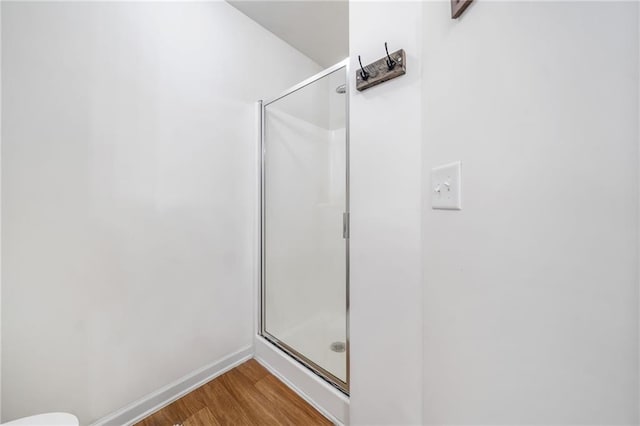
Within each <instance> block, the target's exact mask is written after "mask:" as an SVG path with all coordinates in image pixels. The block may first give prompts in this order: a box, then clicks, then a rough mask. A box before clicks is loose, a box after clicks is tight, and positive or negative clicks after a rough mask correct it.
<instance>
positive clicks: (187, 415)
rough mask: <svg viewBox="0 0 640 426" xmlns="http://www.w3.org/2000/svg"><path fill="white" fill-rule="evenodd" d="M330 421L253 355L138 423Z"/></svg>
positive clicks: (150, 425)
mask: <svg viewBox="0 0 640 426" xmlns="http://www.w3.org/2000/svg"><path fill="white" fill-rule="evenodd" d="M331 424H332V423H331V422H330V421H329V420H327V419H326V418H325V417H323V416H322V415H321V414H320V413H318V412H317V411H316V410H315V409H314V408H313V407H312V406H311V405H309V404H308V403H307V402H305V401H304V400H303V399H302V398H300V397H299V396H298V395H297V394H296V393H295V392H293V391H292V390H291V389H289V388H288V387H287V386H286V385H285V384H284V383H282V382H281V381H280V380H278V379H276V378H275V376H273V375H272V374H271V373H269V372H268V371H267V370H265V368H264V367H262V366H261V365H260V364H258V363H257V362H256V361H255V360H253V359H252V360H249V361H247V362H245V363H244V364H242V365H240V366H238V367H236V368H234V369H233V370H231V371H229V372H227V373H225V374H223V375H221V376H220V377H217V378H216V379H214V380H212V381H210V382H209V383H207V384H205V385H203V386H201V387H199V388H198V389H196V390H194V391H193V392H191V393H189V394H187V395H186V396H184V397H182V398H180V399H179V400H177V401H175V402H173V403H172V404H170V405H168V406H166V407H165V408H163V409H162V410H160V411H158V412H157V413H155V414H152V415H151V416H149V417H147V418H146V419H144V420H143V421H141V422H140V423H138V424H137V426H173V425H182V426H205V425H206V426H209V425H225V426H226V425H296V426H297V425H303V426H307V425H331Z"/></svg>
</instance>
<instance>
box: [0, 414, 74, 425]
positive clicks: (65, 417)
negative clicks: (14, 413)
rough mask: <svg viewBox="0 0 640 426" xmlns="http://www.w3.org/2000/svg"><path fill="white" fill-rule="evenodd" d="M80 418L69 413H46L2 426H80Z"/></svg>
mask: <svg viewBox="0 0 640 426" xmlns="http://www.w3.org/2000/svg"><path fill="white" fill-rule="evenodd" d="M78 425H79V422H78V418H77V417H76V416H74V415H73V414H69V413H45V414H38V415H36V416H29V417H23V418H21V419H17V420H12V421H10V422H7V423H2V425H0V426H78Z"/></svg>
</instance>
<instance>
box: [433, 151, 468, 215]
mask: <svg viewBox="0 0 640 426" xmlns="http://www.w3.org/2000/svg"><path fill="white" fill-rule="evenodd" d="M460 169H461V163H460V162H459V161H456V162H455V163H450V164H445V165H444V166H439V167H436V168H434V169H432V170H431V188H432V191H431V207H432V208H433V209H438V210H462V192H461V183H462V182H461V181H462V178H461V170H460Z"/></svg>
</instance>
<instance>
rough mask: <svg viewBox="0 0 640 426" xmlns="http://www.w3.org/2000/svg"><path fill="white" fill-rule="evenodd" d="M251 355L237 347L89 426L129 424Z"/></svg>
mask: <svg viewBox="0 0 640 426" xmlns="http://www.w3.org/2000/svg"><path fill="white" fill-rule="evenodd" d="M251 358H253V347H252V346H249V347H246V348H244V349H241V350H239V351H238V352H235V353H233V354H231V355H229V356H227V357H225V358H223V359H220V360H218V361H215V362H213V363H211V364H209V365H206V366H204V367H202V368H200V369H198V370H196V371H194V372H192V373H189V374H187V375H186V376H184V377H182V378H180V379H178V380H176V381H175V382H173V383H170V384H168V385H167V386H164V387H163V388H161V389H158V390H157V391H155V392H153V393H150V394H149V395H147V396H144V397H143V398H141V399H139V400H137V401H135V402H133V403H131V404H129V405H127V406H126V407H124V408H121V409H120V410H118V411H116V412H114V413H111V414H109V415H107V416H105V417H103V418H101V419H100V420H98V421H96V422H95V423H93V424H92V426H129V425H132V424H134V423H136V422H139V421H140V420H142V419H144V418H145V417H148V416H150V415H151V414H153V413H155V412H156V411H158V410H160V409H161V408H163V407H166V406H167V405H169V404H171V403H172V402H173V401H175V400H177V399H179V398H181V397H183V396H185V395H186V394H188V393H189V392H191V391H193V390H194V389H196V388H198V387H200V386H202V385H203V384H205V383H207V382H209V381H211V380H213V379H215V378H216V377H218V376H220V375H221V374H223V373H225V372H227V371H229V370H231V369H232V368H234V367H236V366H238V365H240V364H242V363H243V362H245V361H247V360H249V359H251Z"/></svg>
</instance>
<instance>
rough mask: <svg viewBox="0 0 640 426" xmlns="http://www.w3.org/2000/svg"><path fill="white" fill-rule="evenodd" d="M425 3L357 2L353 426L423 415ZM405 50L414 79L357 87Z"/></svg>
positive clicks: (353, 7)
mask: <svg viewBox="0 0 640 426" xmlns="http://www.w3.org/2000/svg"><path fill="white" fill-rule="evenodd" d="M421 12H422V9H421V4H420V3H419V2H397V1H393V2H351V3H350V10H349V26H350V27H349V33H350V39H349V48H350V57H351V65H352V68H351V69H352V72H351V75H350V76H349V78H350V79H351V82H352V84H353V86H352V91H351V93H350V96H351V98H350V102H351V104H350V131H351V134H350V146H351V158H350V159H351V218H352V220H351V306H350V325H351V330H350V333H351V336H350V337H351V404H350V407H351V408H350V417H351V423H352V424H354V425H372V424H395V425H398V424H419V423H420V421H421V416H422V395H421V393H422V275H421V270H422V267H421V262H422V260H423V259H422V253H421V240H422V237H421V232H420V229H421V207H422V203H421V194H422V192H421V173H422V160H421V148H422V146H421V145H422V140H421V138H420V134H421V119H422V115H421V113H420V109H421V94H422V92H421V75H420V67H421V53H422V52H421V49H420V44H421V40H422V38H421V32H422V25H421V21H422V16H421ZM385 41H386V42H388V44H389V49H390V50H391V51H393V50H396V49H399V48H403V49H405V51H406V53H407V64H408V69H407V74H406V75H404V76H402V77H400V78H397V79H395V80H393V81H390V82H388V83H385V84H383V85H380V86H378V87H374V88H372V89H369V90H367V91H365V92H357V91H356V90H355V81H354V80H355V70H356V67H357V65H356V64H357V60H358V55H362V61H363V63H365V64H367V63H370V62H373V61H375V60H377V59H380V58H382V57H383V56H384V42H385Z"/></svg>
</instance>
